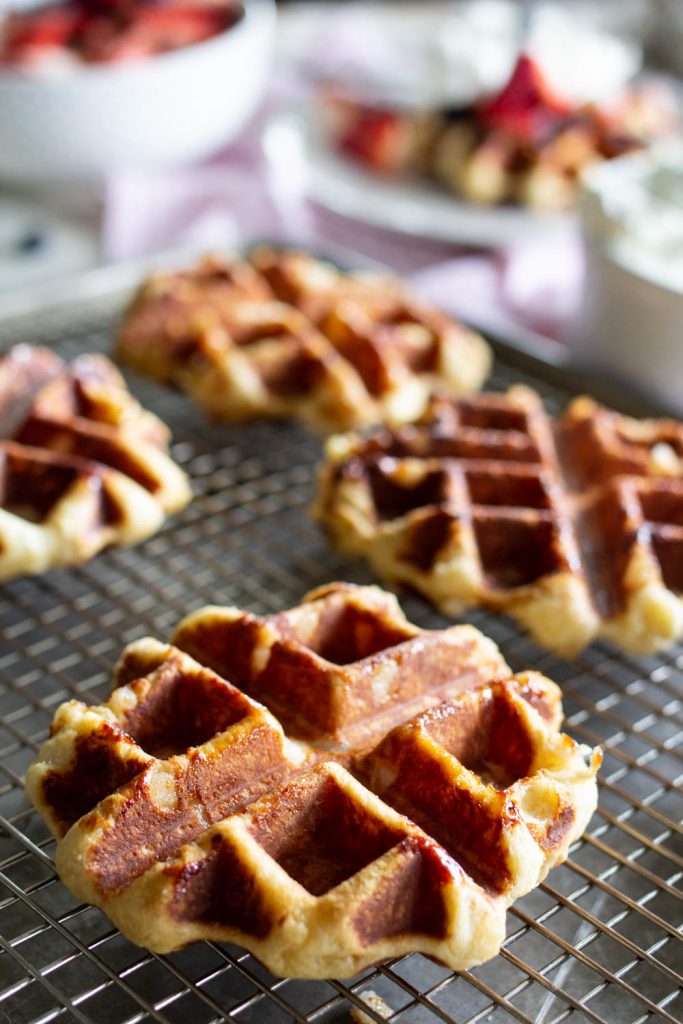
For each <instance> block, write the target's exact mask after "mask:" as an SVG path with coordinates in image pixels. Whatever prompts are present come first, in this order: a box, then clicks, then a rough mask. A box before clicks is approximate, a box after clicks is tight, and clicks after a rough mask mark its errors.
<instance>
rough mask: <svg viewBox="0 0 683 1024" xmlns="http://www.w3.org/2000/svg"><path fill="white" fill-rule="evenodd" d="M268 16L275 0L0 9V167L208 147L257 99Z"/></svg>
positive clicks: (105, 0)
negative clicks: (0, 13)
mask: <svg viewBox="0 0 683 1024" xmlns="http://www.w3.org/2000/svg"><path fill="white" fill-rule="evenodd" d="M274 26H275V4H274V0H58V2H49V3H44V2H41V3H31V4H30V5H29V6H28V7H27V6H25V5H24V6H23V7H22V8H21V9H17V10H13V11H12V12H11V13H8V14H6V15H4V16H2V17H0V178H1V179H3V180H5V181H15V182H19V181H20V182H22V183H23V182H41V181H43V182H44V181H46V180H49V179H73V178H77V179H78V178H83V179H97V178H101V177H102V176H103V175H104V174H106V173H107V172H108V171H110V170H112V169H114V168H116V167H119V166H128V165H140V164H147V165H149V164H159V165H164V164H178V163H186V162H190V161H193V160H197V159H201V158H202V157H205V156H208V155H210V154H211V153H212V152H215V151H216V150H217V149H218V148H220V147H221V146H222V145H224V144H226V143H228V142H230V141H231V140H232V139H234V138H235V137H236V136H237V135H238V134H239V132H240V131H241V129H242V128H243V126H244V125H245V123H246V122H247V121H248V119H249V118H250V116H251V115H252V114H253V112H254V110H255V109H256V107H257V105H258V102H259V100H260V98H261V96H262V94H263V90H264V88H265V84H266V81H267V77H268V71H269V67H270V57H271V51H272V44H273V37H274Z"/></svg>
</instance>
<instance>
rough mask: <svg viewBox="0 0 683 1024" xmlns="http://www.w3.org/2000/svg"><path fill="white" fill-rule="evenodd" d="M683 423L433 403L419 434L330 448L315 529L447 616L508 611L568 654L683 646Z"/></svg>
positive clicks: (513, 399) (579, 403) (481, 402)
mask: <svg viewBox="0 0 683 1024" xmlns="http://www.w3.org/2000/svg"><path fill="white" fill-rule="evenodd" d="M682 476H683V425H681V424H680V423H677V422H675V421H670V420H642V421H639V420H635V419H631V418H629V417H626V416H621V415H619V414H618V413H616V412H612V411H611V410H609V409H606V408H604V407H601V406H599V405H597V404H596V403H595V402H593V401H592V400H591V399H589V398H585V397H583V398H578V399H576V400H575V401H574V402H573V403H572V404H571V405H570V406H569V408H568V409H567V411H566V412H565V413H564V415H563V416H561V417H559V418H558V419H555V420H553V419H551V418H550V417H549V416H548V415H547V413H546V412H545V411H544V409H543V406H542V404H541V401H540V399H539V397H538V395H536V393H535V392H533V391H531V390H530V389H528V388H525V387H522V386H517V387H514V388H511V389H510V391H508V392H507V394H505V395H494V394H483V395H479V396H476V397H473V398H468V399H461V400H453V399H433V400H432V402H431V404H430V407H429V409H428V410H427V412H426V413H425V414H424V416H423V417H422V419H421V420H420V422H419V423H417V424H415V425H412V426H406V427H402V428H398V429H396V430H393V431H392V430H388V429H380V430H377V431H375V432H374V433H370V434H368V435H366V436H364V437H361V436H360V435H357V434H349V435H346V436H338V437H334V438H331V439H330V441H329V442H328V447H327V459H326V462H325V464H324V465H323V467H322V470H321V473H320V478H319V486H318V497H317V501H316V505H315V508H314V510H313V511H314V515H315V517H316V518H317V519H318V520H319V521H320V522H321V524H322V525H323V526H324V528H325V529H326V530H327V532H328V533H329V535H330V536H331V538H332V540H333V541H334V543H335V544H336V545H337V546H338V547H339V548H340V549H341V550H343V551H345V552H346V553H348V554H350V555H362V556H365V557H367V558H368V560H369V561H370V563H371V564H372V566H373V567H374V569H375V570H376V572H377V573H378V575H379V576H381V577H382V578H383V579H386V580H390V581H393V582H398V583H401V584H407V585H410V586H412V587H414V588H416V589H417V590H419V591H421V592H422V593H424V594H425V595H426V596H427V597H429V598H430V599H431V600H433V601H434V603H435V604H437V605H438V606H439V607H441V608H442V609H443V610H444V611H446V612H447V613H449V614H458V613H459V612H460V611H461V610H462V609H463V608H464V607H467V606H470V605H476V604H484V605H486V606H488V607H490V608H493V609H494V610H500V611H507V612H509V613H510V614H512V615H513V616H514V617H516V618H517V619H518V620H519V621H520V622H521V623H522V624H523V625H524V626H526V627H527V628H528V629H529V631H530V632H531V634H532V635H533V637H534V638H535V639H536V640H537V641H538V642H539V643H540V644H542V645H544V646H546V647H548V648H550V649H551V650H554V651H557V652H558V653H560V654H563V655H573V654H574V653H576V652H577V651H578V650H580V649H581V648H582V647H583V646H584V645H585V644H587V643H589V642H590V641H592V640H593V639H594V638H596V637H607V638H609V639H611V640H613V641H614V642H615V643H616V644H618V645H620V646H621V647H623V648H624V649H626V650H629V651H634V652H652V651H657V650H660V649H662V648H665V647H668V646H670V645H671V644H672V643H674V642H675V641H676V640H678V639H679V638H680V637H681V636H683V602H682V600H681V595H682V594H683V479H682Z"/></svg>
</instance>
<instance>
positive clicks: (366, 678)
mask: <svg viewBox="0 0 683 1024" xmlns="http://www.w3.org/2000/svg"><path fill="white" fill-rule="evenodd" d="M174 644H175V646H169V645H165V644H162V643H160V642H159V641H156V640H152V639H145V640H140V641H137V642H135V643H133V644H131V645H130V646H129V647H128V648H127V649H126V650H125V651H124V653H123V656H122V658H121V660H120V661H119V664H118V667H117V669H116V674H115V680H114V683H115V689H114V691H113V693H112V695H111V696H110V698H109V699H108V700H107V701H106V703H104V704H103V705H101V706H99V707H86V706H85V705H83V704H81V703H80V702H78V701H70V702H68V703H67V704H64V705H62V707H61V708H60V709H59V710H58V711H57V713H56V716H55V719H54V722H53V725H52V729H51V734H50V738H49V739H48V740H47V742H46V743H45V744H44V746H43V747H42V749H41V750H40V752H39V753H38V756H37V759H36V761H35V762H34V764H33V765H32V766H31V768H30V769H29V771H28V774H27V778H26V788H27V792H28V794H29V796H30V798H31V800H32V801H33V802H34V804H35V805H36V807H37V808H38V809H39V810H40V812H41V814H42V815H43V817H44V818H45V820H46V821H47V823H48V825H49V826H50V828H51V830H52V832H53V833H54V835H55V836H56V837H57V840H58V847H57V867H58V870H59V873H60V875H61V877H62V879H63V880H64V882H65V883H66V885H67V886H68V887H69V888H70V889H71V891H72V892H73V893H74V894H75V895H76V897H77V898H79V899H82V900H84V901H87V902H89V903H92V904H95V905H97V906H99V907H101V908H102V909H103V910H104V911H106V913H107V914H108V915H109V916H110V918H111V919H112V921H114V923H115V924H116V925H117V926H118V927H119V928H120V929H121V930H122V931H123V932H124V933H125V934H126V935H127V936H128V937H129V938H131V939H132V940H133V941H135V942H137V943H139V944H141V945H143V946H146V947H148V948H150V949H152V950H155V951H158V952H168V951H171V950H174V949H177V948H179V947H181V946H184V945H186V944H187V943H189V942H193V941H195V940H198V939H211V940H214V941H228V942H235V943H239V944H240V945H242V946H245V947H246V948H247V949H249V950H250V951H251V952H253V953H254V954H255V955H256V956H257V957H259V958H260V959H261V960H262V961H263V963H264V964H265V965H266V966H267V967H268V968H269V969H270V970H271V971H273V972H274V973H276V974H279V975H283V976H297V977H329V976H335V975H336V976H340V977H348V976H351V975H353V974H355V973H357V972H358V971H359V970H361V969H362V968H364V967H366V966H367V965H369V964H372V963H375V962H378V961H381V960H383V959H385V958H387V957H391V956H397V955H401V954H403V953H407V952H410V951H421V952H423V953H426V954H428V955H430V956H432V957H434V958H435V959H437V960H439V961H441V962H443V963H445V964H447V965H449V966H450V967H452V968H454V969H463V968H466V967H468V966H472V965H473V964H476V963H480V962H482V961H484V960H486V959H488V958H489V957H491V956H494V955H495V954H496V953H497V951H498V949H499V947H500V943H501V942H502V940H503V938H504V934H505V909H506V907H507V906H508V905H509V904H510V902H511V901H512V900H513V899H514V898H516V897H517V896H519V895H520V894H522V893H523V892H527V891H528V890H529V889H530V888H532V887H533V886H534V885H536V884H537V883H538V882H539V881H540V880H541V879H542V878H543V877H545V875H546V874H547V872H548V870H549V869H550V868H551V867H552V866H553V865H554V864H556V863H558V862H560V861H562V860H563V859H564V858H565V857H566V855H567V850H568V847H569V844H570V843H571V842H572V841H573V840H574V839H576V838H577V837H578V836H579V835H580V834H581V833H582V832H583V830H584V828H585V826H586V824H587V822H588V819H589V818H590V816H591V814H592V812H593V810H594V807H595V802H596V786H595V774H596V772H597V769H598V765H599V761H600V755H599V753H598V752H593V753H592V754H591V752H590V751H589V750H588V749H587V748H585V747H579V746H577V744H575V743H574V741H573V740H571V739H570V738H569V737H567V736H565V735H562V734H561V733H560V732H559V726H560V719H561V709H560V693H559V690H558V688H557V687H556V686H555V684H554V683H551V682H550V681H549V680H547V679H544V678H543V677H542V676H540V675H538V674H536V673H523V674H521V675H518V676H511V675H510V671H509V669H508V668H507V666H506V665H505V662H504V661H503V659H502V658H501V656H500V654H499V652H498V650H497V648H496V647H495V645H494V644H492V642H491V641H490V640H488V639H486V638H485V637H484V636H482V634H481V633H479V632H478V630H476V629H474V628H473V627H471V626H455V627H452V628H450V629H447V630H443V631H440V632H439V631H437V632H427V631H423V630H420V629H418V628H417V627H415V626H413V625H411V624H410V623H409V622H408V621H407V620H406V619H405V617H404V616H403V614H402V612H401V610H400V608H399V606H398V604H397V602H396V600H395V598H393V597H392V596H391V595H389V594H386V593H383V592H382V591H380V590H378V589H377V588H374V587H354V586H352V585H349V584H331V585H330V586H328V587H325V588H321V589H320V590H318V591H314V592H313V593H312V594H309V595H308V596H307V597H306V598H304V601H303V603H302V604H301V605H300V606H298V607H297V608H293V609H290V610H289V611H286V612H283V613H281V614H278V615H272V616H267V617H265V618H261V617H259V616H256V615H252V614H249V613H246V612H241V611H239V610H237V609H234V608H228V609H226V608H207V609H203V610H201V611H199V612H195V613H194V614H192V615H190V616H189V617H188V618H186V619H185V620H184V621H183V622H182V623H181V624H180V625H179V627H178V629H177V630H176V634H175V637H174ZM180 648H184V650H181V649H180ZM189 652H197V653H198V654H199V655H200V656H201V658H202V662H203V664H200V663H199V662H198V661H196V660H195V659H194V658H193V657H192V656H191V654H190V653H189ZM218 673H220V674H218ZM227 679H230V680H232V682H227V681H226V680H227ZM235 683H237V684H238V685H239V688H238V686H237V685H234V684H235ZM255 697H259V698H260V699H262V700H263V702H264V704H265V705H267V707H268V709H269V710H266V707H264V706H263V704H261V703H257V701H256V699H255ZM304 737H306V738H304ZM416 764H417V765H419V772H415V770H414V766H415V765H416Z"/></svg>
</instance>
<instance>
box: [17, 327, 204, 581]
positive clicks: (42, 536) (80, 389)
mask: <svg viewBox="0 0 683 1024" xmlns="http://www.w3.org/2000/svg"><path fill="white" fill-rule="evenodd" d="M168 440H169V435H168V431H167V429H166V427H165V426H164V424H163V423H162V422H161V420H159V419H157V417H156V416H154V415H153V414H152V413H150V412H147V411H146V410H144V409H143V408H142V407H141V406H140V405H139V404H138V403H137V402H136V401H135V399H134V398H133V397H132V395H130V393H129V392H128V391H127V389H126V386H125V383H124V381H123V379H122V377H121V376H120V375H119V373H118V371H117V370H116V369H115V368H114V366H113V365H112V364H111V363H110V362H109V360H108V359H105V358H104V357H103V356H99V355H84V356H80V357H79V358H78V359H76V360H75V361H74V362H73V363H72V364H71V365H70V366H67V365H66V364H65V363H64V362H63V361H62V360H61V359H60V358H59V357H58V356H56V355H55V354H54V353H53V352H52V351H50V350H49V349H46V348H39V347H31V346H28V345H18V346H16V347H15V348H13V349H12V350H11V351H10V352H8V353H7V354H6V355H5V356H4V357H2V358H1V359H0V467H1V480H2V490H1V494H2V500H1V501H0V579H9V578H10V577H13V576H17V575H22V574H25V573H40V572H44V571H45V570H47V569H51V568H54V567H56V566H60V565H70V564H74V563H78V562H83V561H85V560H86V559H88V558H90V557H91V556H92V555H94V554H96V553H97V552H98V551H101V550H102V548H104V547H108V546H109V545H112V544H133V543H135V542H136V541H139V540H142V539H143V538H144V537H147V536H149V535H150V534H151V533H154V532H155V531H156V530H157V529H158V528H159V526H160V525H161V523H162V522H163V520H164V518H165V516H166V515H167V514H168V513H170V512H174V511H176V510H177V509H179V508H181V507H182V506H183V505H185V504H187V502H188V501H189V498H190V491H189V487H188V483H187V480H186V477H185V474H184V473H183V472H182V471H181V470H180V468H179V467H178V466H177V465H176V464H175V463H174V462H173V461H172V460H171V458H170V456H169V454H168Z"/></svg>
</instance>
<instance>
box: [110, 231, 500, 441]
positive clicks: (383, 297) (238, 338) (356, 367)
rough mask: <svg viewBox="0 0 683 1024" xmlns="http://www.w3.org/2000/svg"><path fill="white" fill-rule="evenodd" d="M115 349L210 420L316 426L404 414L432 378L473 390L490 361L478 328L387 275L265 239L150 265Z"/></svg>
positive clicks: (412, 413) (414, 408) (422, 400)
mask: <svg viewBox="0 0 683 1024" xmlns="http://www.w3.org/2000/svg"><path fill="white" fill-rule="evenodd" d="M118 355H119V357H120V358H121V359H122V360H123V361H124V362H126V363H128V364H129V365H131V366H133V367H134V368H135V369H137V370H141V371H142V372H143V373H148V374H151V375H152V376H153V377H156V378H157V379H159V380H162V381H166V382H168V383H172V384H175V385H176V386H178V387H180V388H182V389H183V390H186V391H187V392H189V393H190V394H191V395H192V396H193V398H194V399H195V400H196V401H197V402H198V404H199V405H200V406H201V407H202V408H203V409H204V410H205V411H206V412H207V413H209V415H211V416H213V417H215V418H217V419H222V420H230V421H235V420H246V419H250V418H252V417H256V416H275V417H298V418H299V419H302V420H304V421H305V422H307V423H309V424H311V425H313V426H314V427H316V428H317V429H319V430H322V431H330V430H334V429H347V428H348V427H351V426H356V425H360V424H364V423H374V422H379V421H381V420H388V421H393V422H405V421H407V420H411V419H414V418H415V417H416V416H418V415H419V414H420V412H421V411H422V410H423V409H424V407H425V404H426V402H427V399H428V397H429V394H430V393H431V391H432V390H433V389H434V387H435V386H436V385H438V386H439V387H441V388H442V389H445V390H447V391H452V392H453V393H456V394H463V393H466V392H469V391H473V390H477V389H478V388H479V387H481V385H482V383H483V381H484V379H485V377H486V375H487V373H488V370H489V365H490V353H489V350H488V347H487V345H486V343H485V342H484V341H483V339H482V338H481V337H479V335H477V334H474V333H472V332H471V331H469V330H467V329H466V328H464V327H463V326H462V325H460V324H458V323H455V322H454V321H452V320H449V319H448V317H446V316H444V315H443V314H441V313H438V312H437V311H436V310H433V309H431V308H430V307H428V306H426V305H425V304H423V303H420V302H418V300H417V299H415V298H414V297H413V296H411V295H410V294H409V293H408V292H407V291H406V289H405V288H404V287H403V286H402V285H401V284H400V283H399V282H397V281H395V280H393V279H389V278H384V277H378V276H369V275H367V276H363V275H358V274H357V275H353V274H342V273H340V272H339V271H338V270H336V269H335V268H334V267H332V266H331V265H329V264H326V263H322V262H320V261H319V260H315V259H313V257H311V256H308V255H306V254H304V253H298V252H280V251H277V250H274V249H269V248H261V249H258V250H256V251H255V252H254V253H253V254H252V256H251V262H246V261H240V260H221V259H218V258H216V257H212V258H207V259H205V260H204V261H203V262H201V263H200V264H199V265H197V266H196V267H194V268H191V269H189V270H185V271H181V272H179V273H158V274H155V275H154V276H153V277H152V278H150V279H149V280H148V281H147V282H145V284H143V286H142V288H141V289H140V291H139V292H138V294H137V296H136V298H135V299H134V301H133V303H132V305H131V307H130V309H129V311H128V313H127V315H126V317H125V320H124V323H123V325H122V328H121V331H120V333H119V339H118Z"/></svg>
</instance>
